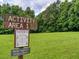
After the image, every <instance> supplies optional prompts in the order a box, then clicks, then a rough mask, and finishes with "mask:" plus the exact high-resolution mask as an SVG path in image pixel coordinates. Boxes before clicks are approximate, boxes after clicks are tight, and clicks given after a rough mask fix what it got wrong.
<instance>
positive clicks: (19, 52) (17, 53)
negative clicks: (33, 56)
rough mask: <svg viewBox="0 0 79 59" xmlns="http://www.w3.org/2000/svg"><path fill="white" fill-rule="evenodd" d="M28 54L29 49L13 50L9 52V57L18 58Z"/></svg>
mask: <svg viewBox="0 0 79 59" xmlns="http://www.w3.org/2000/svg"><path fill="white" fill-rule="evenodd" d="M28 53H30V48H29V47H24V48H15V49H13V50H11V56H20V55H24V54H28Z"/></svg>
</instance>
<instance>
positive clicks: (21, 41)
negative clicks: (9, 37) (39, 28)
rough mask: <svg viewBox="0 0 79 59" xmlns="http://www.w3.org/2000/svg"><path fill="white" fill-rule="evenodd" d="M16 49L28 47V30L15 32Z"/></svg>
mask: <svg viewBox="0 0 79 59" xmlns="http://www.w3.org/2000/svg"><path fill="white" fill-rule="evenodd" d="M15 32H16V38H15V39H16V47H24V46H28V35H29V30H16V31H15Z"/></svg>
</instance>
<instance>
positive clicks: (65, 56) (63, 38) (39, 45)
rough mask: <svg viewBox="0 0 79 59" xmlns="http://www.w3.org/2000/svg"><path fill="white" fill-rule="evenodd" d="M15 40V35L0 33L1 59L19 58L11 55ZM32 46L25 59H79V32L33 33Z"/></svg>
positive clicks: (31, 36)
mask: <svg viewBox="0 0 79 59" xmlns="http://www.w3.org/2000/svg"><path fill="white" fill-rule="evenodd" d="M13 41H14V36H13V35H0V59H18V58H17V56H16V57H13V56H11V50H12V49H13V47H14V46H13V45H14V44H13V43H14V42H13ZM30 48H31V51H30V54H27V55H24V59H79V32H57V33H37V34H31V35H30Z"/></svg>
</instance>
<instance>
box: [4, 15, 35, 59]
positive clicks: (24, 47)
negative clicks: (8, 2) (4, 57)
mask: <svg viewBox="0 0 79 59" xmlns="http://www.w3.org/2000/svg"><path fill="white" fill-rule="evenodd" d="M4 28H11V29H15V32H14V49H13V50H11V55H12V56H18V59H23V55H24V54H28V53H29V52H30V48H29V39H30V38H29V30H36V29H37V21H36V20H33V19H32V18H26V17H18V16H13V15H5V16H4Z"/></svg>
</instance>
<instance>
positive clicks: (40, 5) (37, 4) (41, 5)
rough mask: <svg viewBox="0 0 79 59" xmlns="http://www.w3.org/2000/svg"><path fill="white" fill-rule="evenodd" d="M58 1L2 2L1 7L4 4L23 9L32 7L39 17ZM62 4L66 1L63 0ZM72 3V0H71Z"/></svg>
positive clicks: (10, 0)
mask: <svg viewBox="0 0 79 59" xmlns="http://www.w3.org/2000/svg"><path fill="white" fill-rule="evenodd" d="M56 1H57V0H0V5H2V4H4V3H9V4H10V5H19V6H20V7H22V9H24V10H25V9H26V7H28V6H29V7H30V8H31V9H32V10H34V11H35V15H38V14H39V13H41V12H42V11H44V10H45V9H46V8H47V7H48V6H49V5H50V4H52V3H54V2H56ZM61 1H62V2H63V1H64V0H61ZM69 1H71V0H69Z"/></svg>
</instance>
